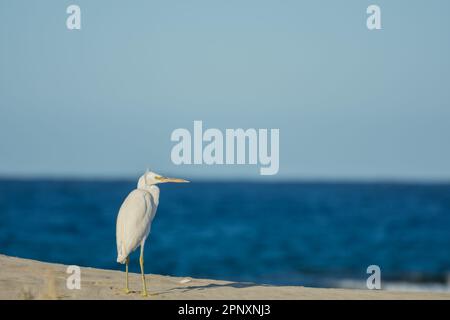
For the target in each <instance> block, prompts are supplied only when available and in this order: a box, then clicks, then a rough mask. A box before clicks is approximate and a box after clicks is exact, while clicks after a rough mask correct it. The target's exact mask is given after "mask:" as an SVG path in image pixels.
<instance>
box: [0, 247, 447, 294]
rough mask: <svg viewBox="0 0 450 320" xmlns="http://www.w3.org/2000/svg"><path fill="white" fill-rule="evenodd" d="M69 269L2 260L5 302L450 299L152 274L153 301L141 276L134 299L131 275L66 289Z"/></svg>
mask: <svg viewBox="0 0 450 320" xmlns="http://www.w3.org/2000/svg"><path fill="white" fill-rule="evenodd" d="M67 267H68V266H67V265H63V264H56V263H47V262H40V261H36V260H30V259H22V258H16V257H10V256H6V255H0V299H2V300H14V299H20V300H22V299H25V300H33V299H44V300H53V299H57V300H59V299H68V300H78V299H87V300H97V299H100V300H104V299H126V300H128V299H132V300H134V299H138V300H141V299H148V300H155V299H157V300H160V299H161V300H173V299H175V300H222V299H223V300H228V299H232V300H233V299H242V300H277V299H287V300H298V299H305V300H313V299H314V300H315V299H318V300H336V299H337V300H342V299H350V300H379V299H382V300H392V299H402V300H405V299H406V300H413V299H445V300H450V293H448V292H404V291H397V292H396V291H385V290H364V289H332V288H326V289H325V288H309V287H302V286H273V285H264V284H255V283H244V282H232V281H219V280H210V279H194V278H190V277H172V276H163V275H156V274H147V275H146V279H147V281H146V283H147V289H148V291H149V296H148V297H142V296H141V295H140V292H141V277H140V274H137V273H130V275H129V280H130V290H131V292H130V293H129V294H126V293H125V292H124V289H123V286H124V281H125V273H124V272H122V271H115V270H104V269H96V268H88V267H80V270H81V288H80V289H73V290H70V289H68V288H67V286H66V282H67V278H68V277H70V276H71V274H69V273H66V271H67Z"/></svg>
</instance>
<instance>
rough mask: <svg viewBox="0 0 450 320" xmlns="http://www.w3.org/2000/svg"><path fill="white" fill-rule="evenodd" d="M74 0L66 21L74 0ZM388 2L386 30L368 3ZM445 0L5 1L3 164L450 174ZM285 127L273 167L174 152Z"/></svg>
mask: <svg viewBox="0 0 450 320" xmlns="http://www.w3.org/2000/svg"><path fill="white" fill-rule="evenodd" d="M71 4H76V5H79V6H80V8H81V30H68V29H67V28H66V19H67V17H68V14H67V13H66V8H67V7H68V6H69V5H71ZM371 4H376V5H378V6H380V8H381V24H382V29H381V30H374V31H370V30H368V29H367V27H366V19H367V17H368V15H367V13H366V8H367V7H368V6H369V5H371ZM449 12H450V2H449V1H446V0H442V1H439V0H432V1H425V0H420V1H406V0H396V1H387V0H383V1H381V0H373V1H362V0H348V1H334V0H328V1H323V0H322V1H313V0H308V1H261V0H259V1H256V0H255V1H253V0H246V1H234V0H231V1H217V0H204V1H199V0H192V1H182V0H179V1H143V0H142V1H106V0H102V1H100V0H96V1H86V0H73V1H61V0H53V1H49V0H45V1H25V0H15V1H6V0H0V176H25V177H37V176H39V177H40V176H49V177H59V176H62V177H65V176H75V177H134V176H136V175H137V174H138V173H140V172H142V171H143V170H145V169H146V168H147V167H149V168H150V169H152V170H154V171H157V172H160V173H162V174H172V175H175V174H176V175H178V176H182V177H197V178H241V179H264V180H267V181H271V180H277V179H316V178H317V179H336V178H337V179H364V180H365V179H417V180H448V179H449V178H450V148H449V143H448V140H449V138H450V90H449V83H450V62H449V57H450V19H448V13H449ZM194 120H201V121H203V126H204V128H205V129H206V128H218V129H220V130H223V131H225V129H227V128H231V129H233V128H244V129H247V128H256V129H258V128H266V129H271V128H277V129H279V130H280V131H279V132H280V155H279V158H280V167H279V172H278V174H277V175H273V176H260V175H259V167H258V166H254V165H227V166H224V165H222V166H220V165H213V166H208V165H181V166H176V165H175V164H173V163H172V161H171V158H170V154H171V149H172V148H173V146H174V145H175V143H174V142H172V141H171V140H170V136H171V133H172V132H173V131H174V130H175V129H177V128H186V129H188V130H190V131H191V132H192V130H193V121H194Z"/></svg>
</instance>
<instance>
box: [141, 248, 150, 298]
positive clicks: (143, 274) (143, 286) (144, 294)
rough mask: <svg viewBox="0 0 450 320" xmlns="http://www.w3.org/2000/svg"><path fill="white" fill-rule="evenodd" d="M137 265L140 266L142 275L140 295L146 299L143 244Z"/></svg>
mask: <svg viewBox="0 0 450 320" xmlns="http://www.w3.org/2000/svg"><path fill="white" fill-rule="evenodd" d="M139 263H140V264H141V274H142V295H143V296H144V297H146V296H147V295H148V294H147V286H146V284H145V273H144V244H142V245H141V256H140V257H139Z"/></svg>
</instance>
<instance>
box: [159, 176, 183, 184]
mask: <svg viewBox="0 0 450 320" xmlns="http://www.w3.org/2000/svg"><path fill="white" fill-rule="evenodd" d="M158 180H160V181H161V182H175V183H186V182H189V181H187V180H184V179H179V178H167V177H161V178H158Z"/></svg>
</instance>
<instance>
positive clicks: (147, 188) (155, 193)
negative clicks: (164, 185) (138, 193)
mask: <svg viewBox="0 0 450 320" xmlns="http://www.w3.org/2000/svg"><path fill="white" fill-rule="evenodd" d="M138 189H139V190H142V191H145V192H148V193H150V194H151V196H152V197H153V201H154V202H155V204H156V205H158V202H159V188H158V187H157V186H155V185H151V186H147V185H145V186H142V187H139V188H138Z"/></svg>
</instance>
